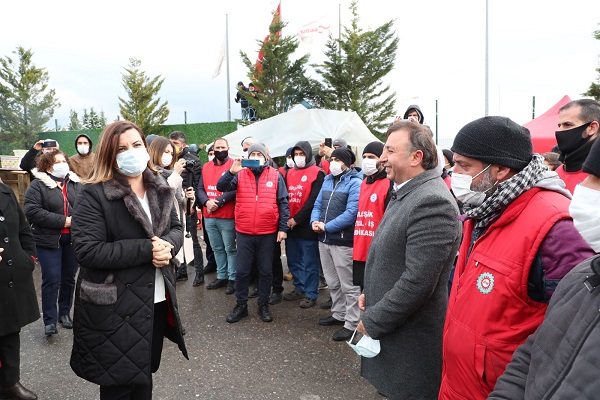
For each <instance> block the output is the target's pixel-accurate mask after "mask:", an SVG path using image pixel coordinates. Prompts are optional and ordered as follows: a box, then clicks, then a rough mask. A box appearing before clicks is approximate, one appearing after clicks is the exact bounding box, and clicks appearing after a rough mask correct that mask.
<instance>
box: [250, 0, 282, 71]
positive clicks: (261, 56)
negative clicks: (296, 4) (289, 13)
mask: <svg viewBox="0 0 600 400" xmlns="http://www.w3.org/2000/svg"><path fill="white" fill-rule="evenodd" d="M279 21H281V1H280V2H279V5H278V6H277V9H276V10H275V14H273V20H272V21H271V25H272V24H274V23H278V22H279ZM280 34H281V32H280V31H277V32H276V33H275V35H276V37H277V38H279V35H280ZM270 36H271V34H270V33H269V34H268V35H267V36H266V37H265V40H263V45H262V47H261V48H260V51H259V52H258V57H257V58H256V64H255V66H254V76H255V77H256V76H258V75H260V74H261V72H262V62H263V59H264V58H265V44H266V43H267V42H268V41H269V38H270Z"/></svg>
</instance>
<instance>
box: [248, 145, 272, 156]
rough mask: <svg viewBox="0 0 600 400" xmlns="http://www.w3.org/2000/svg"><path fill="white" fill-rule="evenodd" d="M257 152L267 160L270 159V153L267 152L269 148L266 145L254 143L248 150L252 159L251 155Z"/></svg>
mask: <svg viewBox="0 0 600 400" xmlns="http://www.w3.org/2000/svg"><path fill="white" fill-rule="evenodd" d="M255 151H258V152H259V153H260V154H262V155H263V156H264V157H265V160H268V159H269V152H268V151H267V147H266V146H265V145H264V144H262V143H254V144H253V145H252V146H250V148H249V149H248V157H250V154H252V153H253V152H255Z"/></svg>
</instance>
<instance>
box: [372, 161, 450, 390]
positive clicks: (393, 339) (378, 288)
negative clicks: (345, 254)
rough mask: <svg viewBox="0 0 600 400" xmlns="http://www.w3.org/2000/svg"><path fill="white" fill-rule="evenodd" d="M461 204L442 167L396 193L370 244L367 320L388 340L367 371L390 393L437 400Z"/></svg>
mask: <svg viewBox="0 0 600 400" xmlns="http://www.w3.org/2000/svg"><path fill="white" fill-rule="evenodd" d="M457 216H458V207H457V205H456V200H455V199H454V197H453V196H452V194H451V193H450V191H449V190H448V187H447V186H446V184H445V183H444V181H443V180H442V178H440V176H439V174H438V173H437V172H436V171H435V170H428V171H425V172H423V173H422V174H420V175H418V176H416V177H414V178H413V179H411V180H410V181H409V182H407V183H406V184H405V185H404V186H402V187H401V188H399V189H398V190H397V191H396V192H395V193H393V194H392V198H391V200H390V202H389V204H388V207H387V209H386V210H385V214H384V216H383V219H382V220H381V223H380V225H379V227H378V228H377V231H376V232H375V237H374V238H373V242H372V244H371V247H370V249H369V253H368V256H367V263H366V270H365V288H364V295H365V312H364V314H363V316H362V322H363V324H364V326H365V329H366V330H367V332H368V333H369V335H370V336H371V337H372V338H373V339H377V340H379V341H380V343H381V352H380V353H379V354H378V355H377V356H376V357H374V358H363V359H362V368H361V373H362V376H363V377H364V378H366V379H367V380H368V381H369V382H371V384H372V385H373V386H375V388H377V390H378V391H379V392H381V393H382V394H384V395H385V396H387V397H388V398H390V399H411V400H416V399H436V398H437V395H438V391H439V387H440V382H441V373H442V331H443V327H444V319H445V315H446V307H447V305H448V276H449V273H450V269H451V267H452V264H453V261H454V258H455V257H456V252H457V250H458V246H459V243H460V238H461V223H460V222H459V221H458V220H457Z"/></svg>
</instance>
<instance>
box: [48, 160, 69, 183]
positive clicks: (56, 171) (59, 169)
mask: <svg viewBox="0 0 600 400" xmlns="http://www.w3.org/2000/svg"><path fill="white" fill-rule="evenodd" d="M52 168H53V171H52V172H50V173H51V174H52V175H53V176H55V177H57V178H60V179H62V178H64V177H65V176H67V174H68V173H69V171H70V169H69V164H67V163H66V162H60V163H58V164H54V166H53V167H52Z"/></svg>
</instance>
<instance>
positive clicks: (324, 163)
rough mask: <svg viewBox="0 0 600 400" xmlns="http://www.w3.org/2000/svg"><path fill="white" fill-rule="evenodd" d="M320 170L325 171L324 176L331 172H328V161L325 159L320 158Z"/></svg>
mask: <svg viewBox="0 0 600 400" xmlns="http://www.w3.org/2000/svg"><path fill="white" fill-rule="evenodd" d="M321 168H322V169H323V171H325V175H329V174H330V173H331V171H330V170H329V160H327V159H326V158H325V157H323V158H321Z"/></svg>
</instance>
